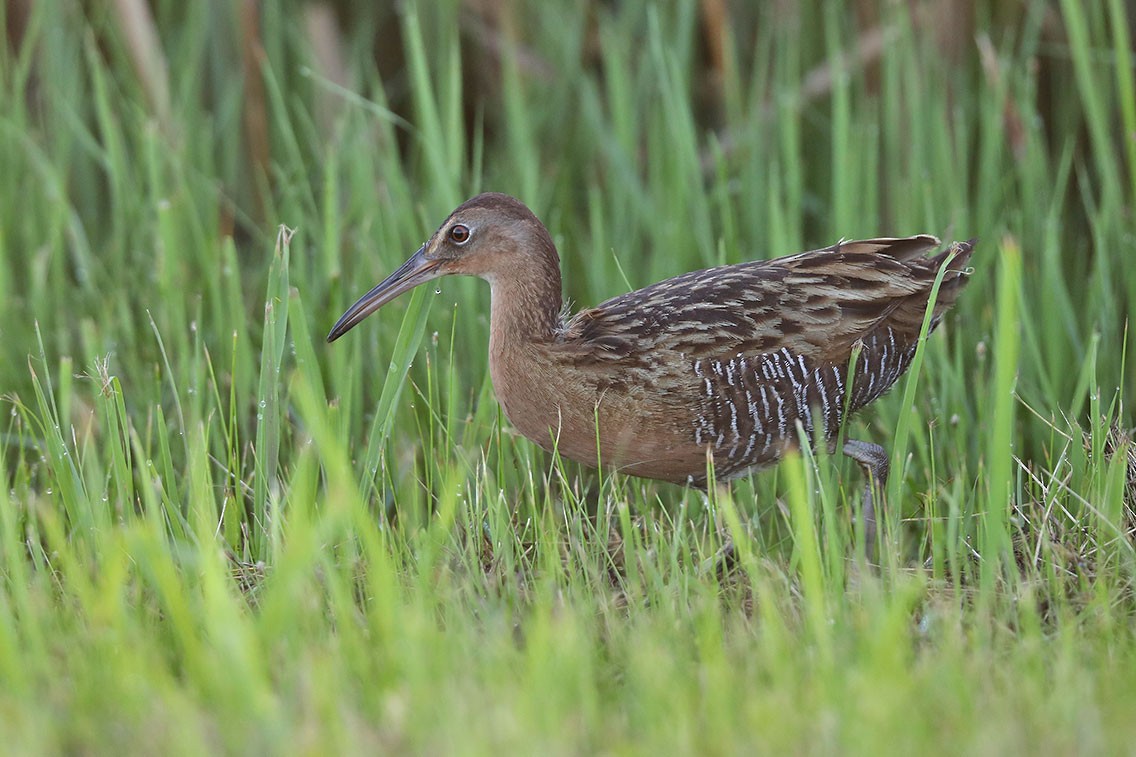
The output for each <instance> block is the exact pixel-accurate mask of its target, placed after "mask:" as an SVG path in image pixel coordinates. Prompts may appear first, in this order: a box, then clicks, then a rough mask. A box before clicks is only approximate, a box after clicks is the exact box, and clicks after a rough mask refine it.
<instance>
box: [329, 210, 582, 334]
mask: <svg viewBox="0 0 1136 757" xmlns="http://www.w3.org/2000/svg"><path fill="white" fill-rule="evenodd" d="M549 256H551V258H549ZM534 260H538V261H540V265H542V266H543V267H546V268H547V266H548V264H549V263H551V266H552V269H553V270H556V271H557V272H558V271H559V266H560V260H559V257H558V256H557V254H556V247H555V245H554V244H553V242H552V238H551V237H550V236H549V234H548V230H547V229H545V227H544V224H542V223H541V222H540V220H539V219H538V218H537V217H536V216H535V215H533V212H532V211H531V210H529V209H528V208H527V207H526V206H525V205H524V203H522V202H521V201H520V200H517V199H515V198H513V197H510V196H509V195H505V194H499V193H496V192H486V193H484V194H479V195H477V196H476V197H474V198H472V199H470V200H467V201H466V202H464V203H462V204H461V205H460V206H458V208H457V209H456V210H455V211H454V212H453V213H450V217H449V218H447V219H446V220H445V221H444V222H443V223H442V225H441V226H439V227H438V230H437V231H435V232H434V234H433V235H432V236H431V237H430V239H429V240H428V241H427V242H426V244H424V245H422V246H421V247H420V248H418V252H416V253H414V255H412V256H411V257H410V259H409V260H407V261H406V262H405V263H403V264H402V265H401V266H399V268H398V270H396V271H395V272H394V273H392V274H391V275H390V276H388V277H387V278H386V279H385V280H384V281H383V282H382V283H380V284H379V285H378V286H376V287H375V288H374V289H372V290H371V291H369V292H367V293H366V294H365V295H363V296H362V297H360V298H359V301H358V302H356V303H355V304H354V305H352V306H351V307H350V308H348V309H347V312H345V313H344V314H343V316H342V317H340V319H339V321H338V322H336V324H335V326H334V327H332V329H331V333H330V334H328V335H327V340H328V341H329V342H333V341H335V340H336V339H338V338H339V337H341V336H343V335H344V334H346V333H347V332H348V331H350V330H351V329H352V328H353V327H354V326H355V325H356V324H358V323H359V322H360V321H362V320H363V319H364V318H366V317H367V316H369V315H370V314H371V313H374V312H375V311H376V310H378V309H379V308H381V307H382V306H383V305H385V304H387V303H388V302H390V301H391V300H393V299H394V298H395V297H398V296H399V295H400V294H403V293H404V292H408V291H410V290H411V289H413V288H414V287H416V286H418V285H419V284H423V283H425V282H427V281H431V280H432V279H436V278H439V277H441V276H449V275H451V274H465V275H469V276H480V277H481V278H483V279H486V280H487V281H489V282H490V283H492V282H493V281H494V279H495V278H496V277H497V276H503V275H510V274H511V273H514V272H516V271H519V270H521V269H525V268H528V267H529V266H528V265H526V264H528V263H531V262H532V261H534Z"/></svg>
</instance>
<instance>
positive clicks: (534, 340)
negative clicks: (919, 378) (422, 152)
mask: <svg viewBox="0 0 1136 757" xmlns="http://www.w3.org/2000/svg"><path fill="white" fill-rule="evenodd" d="M938 244H939V240H938V239H936V238H935V237H933V236H930V235H919V236H913V237H906V238H900V239H893V238H880V239H866V240H861V241H851V242H838V243H837V244H835V245H833V246H831V247H826V248H824V249H821V250H813V251H810V252H802V253H800V254H797V255H791V256H788V257H782V258H777V259H774V260H762V261H755V262H749V263H739V264H736V265H727V266H721V267H718V268H708V269H705V270H701V271H692V272H690V273H684V274H682V275H681V276H676V277H674V278H672V279H667V280H665V281H661V282H659V283H657V284H652V285H651V286H649V287H646V288H644V289H639V290H636V291H634V292H628V293H627V294H623V295H620V296H618V297H615V298H613V299H610V300H608V301H607V302H604V303H602V304H600V305H598V306H596V307H594V308H590V309H587V310H582V311H580V312H579V313H576V314H575V315H568V314H567V313H565V312H564V310H563V308H562V305H563V298H562V296H561V289H560V286H561V282H560V258H559V256H558V254H557V252H556V245H555V244H554V243H553V241H552V237H551V236H550V235H549V233H548V230H547V229H546V228H545V227H544V224H542V223H541V222H540V220H539V219H538V218H537V217H536V216H535V215H534V214H533V213H532V211H530V210H529V209H528V208H527V207H526V206H525V205H524V204H523V203H521V202H520V201H519V200H516V199H514V198H513V197H510V196H508V195H504V194H497V193H486V194H481V195H478V196H476V197H474V198H472V199H470V200H468V201H467V202H465V203H464V204H462V205H461V206H460V207H458V208H457V209H456V210H455V211H454V212H453V213H451V214H450V217H449V218H447V219H446V220H445V222H444V223H443V224H442V225H441V226H440V227H439V228H438V230H437V231H435V232H434V234H433V236H431V237H430V240H429V241H428V242H426V244H424V245H422V247H421V248H420V249H419V250H418V252H416V253H415V254H414V255H413V256H412V257H411V258H410V259H409V260H407V261H406V262H405V263H404V264H403V265H402V266H401V267H400V268H399V269H398V270H397V271H395V272H394V273H392V274H391V275H390V276H389V277H388V278H387V279H386V280H385V281H383V282H382V283H381V284H379V285H378V286H376V287H375V288H374V289H372V290H371V291H370V292H368V293H367V294H365V295H364V296H363V297H362V298H361V299H360V300H359V301H358V302H356V303H355V304H354V305H352V306H351V307H350V308H349V309H348V310H347V312H346V313H344V314H343V317H342V318H340V319H339V322H338V323H336V324H335V326H334V328H332V330H331V333H330V334H328V337H327V339H328V341H329V342H330V341H334V340H335V339H338V338H339V337H341V336H343V334H345V333H346V332H347V331H348V330H350V329H351V328H352V327H354V326H355V325H356V324H358V323H359V322H360V321H362V320H363V319H364V318H366V317H367V316H368V315H370V314H371V313H373V312H375V311H376V310H378V309H379V308H380V307H382V306H383V305H385V304H386V303H387V302H390V301H391V300H392V299H394V298H395V297H397V296H398V295H400V294H402V293H403V292H406V291H408V290H410V289H412V288H414V287H416V286H418V285H419V284H422V283H424V282H426V281H430V280H431V279H436V278H438V277H439V276H447V275H450V274H467V275H472V276H480V277H481V278H483V279H485V280H486V281H488V282H489V285H490V288H491V294H492V297H491V299H492V304H491V317H490V325H489V330H490V334H489V371H490V373H491V375H492V377H493V385H494V388H495V389H496V393H497V399H498V401H499V402H500V403H501V406H502V408H503V409H504V411H505V415H506V416H507V417H508V419H509V421H510V422H511V423H512V424H513V425H514V426H516V427H517V429H518V430H519V431H520V432H521V433H522V434H524V435H525V436H526V437H528V438H529V439H531V440H532V441H533V442H535V443H536V444H537V445H539V446H540V447H542V448H544V449H545V450H549V451H552V450H557V451H559V453H560V454H561V455H562V456H564V457H566V458H569V459H572V460H576V461H579V462H582V463H584V464H586V465H590V466H599V465H604V466H610V467H613V468H615V469H617V470H619V471H622V472H624V473H629V474H632V475H635V476H643V477H645V478H654V479H660V480H663V481H670V482H674V483H678V484H689V485H693V486H698V487H705V486H706V483H707V477H708V466H707V463H708V460H709V461H712V462H713V471H714V476H715V477H716V478H717V479H719V480H724V479H728V478H731V477H734V476H738V475H741V474H743V473H745V472H746V471H748V470H751V469H757V468H761V467H763V466H767V465H770V464H773V463H775V462H776V461H777V460H779V459H780V458H781V457H782V456H783V455H784V454H785V453H786V452H787V451H788V450H791V449H794V448H797V447H798V446H799V440H800V434H799V432H798V429H797V424H798V422H799V423H800V424H801V427H802V429H803V432H804V434H805V436H806V437H807V438H808V439H809V440H813V439H816V438H823V439H824V440H825V441H826V443H827V444H828V445H829V446H832V445H834V444H835V440H836V438H837V434H838V431H839V430H840V427H841V425H842V424H843V423H844V422H845V420H846V419H847V417H848V415H849V414H850V413H852V412H855V411H856V410H858V409H860V408H861V407H863V406H864V405H867V404H868V403H869V402H871V401H872V400H874V399H876V398H877V397H879V396H880V395H881V394H883V393H884V392H886V391H887V390H888V389H889V388H890V387H891V386H892V385H893V384H895V382H896V380H898V379H899V377H900V376H901V375H903V373H904V371H905V370H907V368H908V366H909V365H910V364H911V359H912V357H913V356H914V354H915V348H916V344H917V342H918V337H919V331H920V326H921V324H922V321H923V318H924V313H925V311H926V309H927V304H928V300H929V298H930V294H931V289H932V286H933V284H934V281H935V277H936V275H937V273H938V271H939V269H940V268H942V267H943V266H944V265H945V266H947V267H948V268H947V271H946V274H945V276H944V278H943V281H942V284H941V286H940V289H939V292H938V298H937V299H936V301H935V306H934V311H933V314H932V319H931V328H934V327H935V326H936V325H937V324H938V322H939V320H940V319H941V318H942V316H943V314H944V313H945V312H946V310H947V309H948V308H950V307H951V305H953V304H954V302H955V300H956V299H957V298H958V295H959V293H960V292H961V290H962V287H963V286H964V284H965V283H966V281H967V278H968V274H969V270H968V269H967V268H966V265H967V262H968V260H969V259H970V255H971V252H972V250H973V246H974V243H973V240H972V241H970V242H956V243H954V244H952V245H951V246H950V247H949V248H948V249H947V250H945V251H943V252H939V253H938V254H936V255H932V256H927V255H926V254H925V253H927V251H928V250H931V249H933V248H935V247H937V246H938ZM854 355H855V363H854V364H853V363H852V359H853V356H854ZM814 426H815V427H814ZM843 451H844V453H845V454H847V455H848V456H850V457H852V458H853V459H855V460H856V461H857V462H859V463H860V464H861V465H862V466H864V468H865V470H866V471H867V473H868V485H867V489H866V492H865V497H864V505H863V510H864V524H865V529H866V536H867V538H868V543H869V545H871V544H873V543H874V528H875V518H874V511H873V507H872V482H873V480H874V481H875V482H876V483H877V484H878V485H881V486H882V484H883V482H884V481H885V480H886V477H887V468H888V455H887V452H886V451H885V450H884V449H883V448H882V447H880V446H879V445H876V444H872V443H869V442H862V441H855V440H848V441H847V442H846V443H845V445H844V448H843Z"/></svg>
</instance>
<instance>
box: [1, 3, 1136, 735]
mask: <svg viewBox="0 0 1136 757" xmlns="http://www.w3.org/2000/svg"><path fill="white" fill-rule="evenodd" d="M0 8H2V11H0V12H2V13H3V16H2V17H0V25H2V26H3V28H4V32H5V35H4V40H5V42H4V45H3V47H2V51H0V82H2V86H3V92H2V102H3V106H2V109H0V176H2V177H3V179H4V180H3V181H2V182H0V193H2V199H0V263H2V264H0V349H2V350H3V353H2V357H0V392H2V393H3V395H4V397H5V400H6V402H5V405H4V406H5V407H6V408H8V409H9V411H10V412H9V414H8V416H7V418H6V421H5V425H4V428H3V430H2V432H0V433H2V434H3V439H4V458H3V459H4V467H3V472H4V476H5V480H4V482H3V483H4V485H3V486H2V487H0V731H3V732H4V733H5V734H8V738H9V743H10V744H11V748H12V749H13V750H15V751H28V752H42V751H111V750H119V749H123V748H130V749H131V750H132V751H143V752H158V751H161V752H163V753H166V752H170V751H174V752H177V751H183V752H198V751H201V750H205V749H208V750H210V751H234V752H235V751H248V750H250V749H254V750H257V751H265V750H267V751H272V752H307V751H348V750H349V751H363V750H368V751H375V750H377V749H384V750H388V749H389V750H398V751H462V752H474V753H477V752H486V751H491V750H500V749H508V750H510V751H513V750H517V749H523V750H525V751H540V752H558V753H576V752H595V751H613V752H636V751H643V752H646V751H665V752H699V753H704V752H705V753H713V752H737V751H751V750H753V751H770V752H773V751H778V752H780V751H794V752H798V751H805V750H809V751H825V752H828V751H839V752H872V753H878V752H879V751H881V750H885V749H886V750H888V751H904V752H907V751H915V750H928V749H935V750H937V751H946V750H948V749H949V750H951V751H954V750H956V749H957V750H959V751H973V752H997V753H1005V752H1006V751H1026V750H1030V751H1034V750H1037V749H1045V750H1046V751H1088V752H1094V751H1103V752H1109V751H1114V750H1117V749H1123V748H1126V745H1128V744H1129V743H1131V738H1132V736H1133V730H1134V727H1133V725H1132V721H1131V718H1130V717H1129V712H1128V710H1129V708H1128V706H1127V703H1128V702H1130V701H1131V697H1132V695H1133V694H1134V693H1136V691H1134V688H1136V686H1134V684H1133V681H1136V664H1134V662H1136V660H1134V652H1136V645H1134V643H1133V641H1134V640H1133V632H1132V628H1133V625H1132V622H1133V610H1134V603H1133V595H1132V579H1133V574H1134V567H1136V561H1134V551H1133V546H1134V533H1136V517H1134V515H1133V508H1134V499H1136V453H1134V452H1133V448H1132V444H1131V439H1130V435H1129V432H1128V431H1127V429H1128V428H1129V427H1130V426H1131V425H1132V416H1131V412H1130V410H1129V409H1128V406H1127V404H1126V403H1125V402H1124V399H1125V398H1126V397H1131V396H1132V393H1133V391H1134V389H1136V378H1134V377H1136V373H1134V372H1133V371H1132V369H1131V367H1130V366H1129V360H1128V351H1129V348H1130V347H1132V346H1133V336H1132V334H1131V333H1129V323H1128V313H1129V310H1130V309H1131V306H1132V303H1133V301H1134V298H1136V273H1134V272H1133V267H1132V266H1131V264H1130V263H1131V261H1132V260H1133V259H1134V257H1133V256H1134V253H1136V244H1134V235H1133V202H1134V199H1136V136H1134V135H1136V93H1134V89H1136V87H1134V84H1133V53H1132V44H1131V38H1132V31H1133V19H1134V16H1136V14H1134V13H1133V9H1132V7H1131V4H1129V3H1126V2H1124V1H1123V0H1107V1H1106V2H1100V3H1079V2H1076V0H1062V1H1060V2H1042V1H1040V0H1015V1H1013V2H960V1H959V0H925V1H924V2H914V1H913V2H890V1H883V0H880V1H869V0H858V1H857V2H853V3H835V2H832V3H830V2H819V1H818V2H805V3H790V2H770V3H742V2H729V1H728V0H703V2H698V3H695V2H688V3H662V4H656V3H650V2H646V0H642V1H638V0H625V1H624V2H601V1H600V0H576V1H575V2H567V1H564V2H548V3H540V4H536V3H520V2H505V1H503V0H448V1H443V2H437V3H415V2H403V3H395V2H377V3H371V4H351V3H330V2H286V3H256V2H251V1H244V2H233V3H225V2H209V3H178V2H168V1H167V0H153V1H152V2H144V0H116V1H115V2H111V3H99V2H72V1H70V0H40V1H38V2H32V0H6V2H5V3H4V4H3V5H0ZM487 189H493V190H498V191H505V192H509V193H511V194H514V195H517V196H518V197H520V198H522V199H523V200H524V201H525V202H527V203H528V204H529V205H530V206H531V207H532V208H533V209H534V210H535V211H536V212H537V214H538V215H539V216H540V217H541V218H542V219H544V220H545V222H546V223H547V225H548V226H549V228H550V230H551V232H552V234H553V236H554V238H555V239H556V241H557V243H558V244H559V246H560V249H561V257H562V260H563V266H564V273H565V288H566V294H567V296H568V297H570V298H571V299H572V300H573V301H575V302H578V303H581V304H583V305H590V304H593V303H595V302H598V301H600V300H602V299H604V298H606V297H609V296H612V295H615V294H618V293H621V292H623V291H626V290H627V289H629V288H633V287H640V286H644V285H646V284H649V283H651V282H653V281H656V280H658V279H661V278H664V277H667V276H671V275H675V274H678V273H681V272H683V271H686V270H690V269H693V268H698V267H705V266H708V265H716V264H720V263H725V262H737V261H740V260H746V259H752V258H758V257H772V256H776V255H781V254H786V253H790V252H795V251H797V250H800V249H805V248H809V247H816V246H821V245H824V244H829V243H831V242H833V241H835V240H836V239H839V238H841V237H859V236H870V235H904V234H912V233H920V232H930V233H935V234H938V235H940V236H942V237H945V238H953V237H957V238H969V237H979V239H980V246H979V248H978V252H977V253H976V255H975V258H974V261H973V264H974V267H975V274H974V276H973V279H972V282H971V284H970V286H969V288H968V290H967V291H966V293H965V294H964V296H963V298H962V300H961V302H960V304H959V305H958V307H957V308H956V310H955V311H953V313H952V315H951V316H950V317H949V318H948V320H947V323H946V324H945V326H944V327H943V328H942V329H941V330H940V331H939V332H938V333H936V335H935V336H934V338H933V339H931V340H929V341H928V343H927V345H926V350H925V353H924V361H923V364H922V366H921V368H920V370H918V371H915V372H913V373H912V375H910V376H909V377H908V378H906V379H905V380H904V383H903V384H902V385H901V386H900V387H899V388H897V389H896V390H895V391H894V392H893V393H892V394H891V395H889V396H888V397H887V398H885V399H884V400H882V401H881V402H879V403H877V405H876V406H874V408H873V410H871V411H869V412H867V413H865V414H863V416H862V417H860V418H859V419H858V420H857V424H858V428H857V429H856V433H857V434H858V435H859V436H860V437H861V438H870V439H874V440H875V441H878V442H881V443H884V444H886V445H887V446H888V447H889V449H891V451H892V454H893V462H894V465H893V478H892V482H891V487H890V490H889V502H888V511H887V524H886V528H885V530H884V537H885V545H884V550H883V553H882V558H883V562H884V565H883V566H882V567H881V569H880V570H879V571H878V572H874V571H868V570H866V569H864V567H863V566H862V565H860V564H858V563H857V561H856V560H855V559H854V557H853V556H854V555H855V554H856V551H855V548H854V546H853V543H852V542H853V536H852V528H851V517H850V514H851V513H852V512H854V511H855V509H856V507H857V506H858V504H859V503H858V496H859V492H860V487H861V479H860V474H859V471H858V470H856V469H855V466H853V465H850V464H849V463H847V462H846V461H843V460H839V459H835V458H834V459H831V460H820V461H814V460H812V459H811V458H808V459H794V460H790V461H787V462H786V463H784V464H783V465H782V466H780V468H778V469H777V470H776V471H770V472H766V473H763V474H758V475H755V476H753V477H752V479H749V480H743V481H739V482H736V483H735V484H734V485H733V487H732V488H731V490H729V491H727V490H720V491H717V492H714V493H712V494H711V496H710V497H709V498H704V497H702V496H701V495H699V494H697V493H694V492H689V491H684V490H682V489H680V488H678V487H672V486H667V485H662V484H656V483H652V482H645V481H641V480H637V479H626V478H622V477H619V476H611V475H606V474H604V475H599V474H595V473H590V472H588V471H585V470H582V469H579V468H577V467H575V466H572V465H568V464H562V463H561V462H560V461H557V460H550V459H549V458H548V456H546V455H544V454H543V453H541V452H540V451H539V450H536V449H535V448H534V447H533V446H532V445H531V444H529V443H528V442H526V441H525V440H523V439H519V438H517V437H516V436H515V435H514V434H512V433H511V431H510V429H509V427H508V425H507V424H506V423H505V422H504V421H503V419H502V417H501V415H500V413H499V411H498V409H497V405H496V403H495V401H494V399H493V394H492V386H491V384H490V382H489V379H488V374H487V370H486V342H487V333H488V328H487V327H488V323H487V315H488V292H487V288H486V287H484V286H483V285H482V284H481V283H480V282H477V281H461V280H446V281H444V282H442V283H441V284H440V285H439V287H438V289H439V291H440V292H441V295H435V294H433V290H431V289H427V290H425V291H422V292H416V293H415V294H414V295H412V296H409V297H406V298H404V299H403V301H400V303H397V304H393V305H391V306H389V307H388V308H384V310H383V311H382V313H380V314H379V315H377V316H375V317H373V318H372V319H371V320H369V321H368V322H367V323H366V324H364V325H363V326H361V327H360V328H358V329H356V330H355V331H353V332H352V333H351V335H350V337H349V338H346V339H344V340H341V341H340V342H337V343H336V344H335V345H334V346H330V347H329V346H327V345H325V344H324V343H323V335H324V334H325V333H326V331H327V329H328V328H329V327H330V325H331V324H332V323H333V322H334V320H335V318H336V317H337V316H338V315H339V313H340V312H341V311H342V310H343V309H344V308H345V307H346V306H347V305H348V304H350V302H352V301H353V300H354V299H355V297H356V296H357V295H359V294H361V293H363V292H364V291H366V290H367V289H368V288H370V287H371V286H372V285H373V284H374V283H375V282H377V281H378V280H379V279H380V278H381V277H383V276H385V275H386V273H388V272H389V271H391V270H393V269H394V267H395V266H397V265H398V264H399V263H400V262H401V261H402V260H403V259H404V258H405V257H406V256H408V255H409V254H410V253H411V252H413V250H414V249H416V248H417V246H418V245H419V244H420V242H421V240H422V239H424V238H425V237H426V235H427V234H429V233H430V232H431V231H432V230H433V229H434V227H435V226H436V225H437V223H439V222H440V221H441V220H442V219H443V218H444V217H445V216H446V214H447V213H448V212H449V211H450V210H451V209H452V207H453V206H454V205H456V204H457V203H458V202H460V201H461V200H463V199H465V198H466V197H467V196H469V195H471V194H473V193H475V192H478V191H482V190H487ZM282 226H283V227H286V228H282ZM723 534H728V535H729V536H730V537H731V538H732V539H733V541H734V543H735V545H736V546H737V547H738V550H739V554H740V556H741V563H742V567H741V570H740V571H739V574H738V575H736V576H732V577H729V578H728V579H725V580H719V577H718V576H717V575H716V573H715V571H714V569H713V568H714V564H715V558H714V555H715V551H716V549H717V548H718V546H719V544H720V540H721V538H722V537H723Z"/></svg>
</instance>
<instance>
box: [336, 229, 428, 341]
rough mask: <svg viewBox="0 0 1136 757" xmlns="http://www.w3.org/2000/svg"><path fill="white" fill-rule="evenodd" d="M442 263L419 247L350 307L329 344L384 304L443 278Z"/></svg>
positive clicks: (424, 248)
mask: <svg viewBox="0 0 1136 757" xmlns="http://www.w3.org/2000/svg"><path fill="white" fill-rule="evenodd" d="M440 262H441V261H438V260H429V259H428V258H427V257H426V246H425V245H423V246H422V247H420V248H418V252H416V253H414V254H413V255H412V256H411V257H410V259H409V260H407V261H406V262H405V263H403V264H402V265H401V266H399V267H398V270H397V271H395V272H394V273H392V274H391V275H390V276H387V277H386V279H384V280H383V282H382V283H381V284H379V285H378V286H377V287H375V288H374V289H372V290H371V291H369V292H367V293H366V294H365V295H363V296H362V297H360V298H359V301H358V302H356V303H355V304H354V305H352V306H351V307H349V308H347V312H346V313H344V314H343V315H342V316H341V317H340V318H339V320H338V321H336V323H335V325H334V326H332V328H331V333H329V334H328V335H327V341H329V342H334V341H335V340H336V339H338V338H339V337H341V336H343V335H344V334H346V333H347V332H348V331H350V330H351V329H353V328H354V327H355V326H356V325H357V324H358V323H359V322H360V321H362V320H363V319H364V318H366V317H367V316H369V315H370V314H371V313H373V312H375V311H376V310H378V309H379V308H381V307H382V306H383V305H386V304H387V303H388V302H390V301H391V300H393V299H394V298H395V297H398V296H399V295H400V294H402V293H404V292H408V291H410V290H411V289H413V288H414V287H416V286H418V285H419V284H422V283H423V282H426V281H430V280H431V279H436V278H438V277H439V276H441V275H443V274H442V272H441V271H439V270H438V266H439V264H440Z"/></svg>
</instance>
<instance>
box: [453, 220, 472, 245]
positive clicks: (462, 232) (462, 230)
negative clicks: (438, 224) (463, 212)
mask: <svg viewBox="0 0 1136 757" xmlns="http://www.w3.org/2000/svg"><path fill="white" fill-rule="evenodd" d="M469 237H470V232H469V227H468V226H466V225H465V224H461V223H458V224H454V226H453V227H452V228H451V229H450V241H451V242H453V243H454V244H465V243H466V242H468V241H469Z"/></svg>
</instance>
